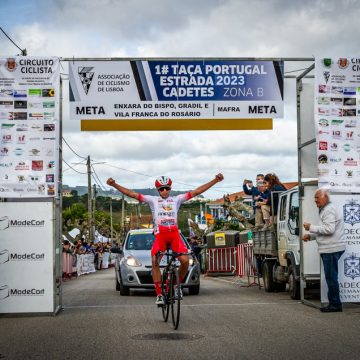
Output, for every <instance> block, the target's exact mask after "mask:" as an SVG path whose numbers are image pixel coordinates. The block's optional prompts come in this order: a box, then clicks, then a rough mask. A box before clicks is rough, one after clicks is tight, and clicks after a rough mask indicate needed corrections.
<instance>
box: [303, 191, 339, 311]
mask: <svg viewBox="0 0 360 360" xmlns="http://www.w3.org/2000/svg"><path fill="white" fill-rule="evenodd" d="M315 203H316V206H317V207H318V208H319V215H320V224H319V225H313V224H310V223H307V222H304V224H303V226H304V229H305V230H306V231H310V234H305V235H304V236H303V240H304V241H310V240H316V242H317V244H318V249H319V253H320V257H321V260H322V262H323V265H324V273H325V279H326V284H327V286H328V300H329V305H328V306H326V307H323V308H321V309H320V311H321V312H326V313H328V312H339V311H342V304H341V301H340V294H339V281H338V261H339V259H340V257H341V255H342V254H343V253H344V251H345V247H346V241H345V237H344V222H343V219H342V217H341V215H340V214H339V212H338V211H337V209H336V208H335V206H334V205H333V204H332V203H331V202H330V195H329V192H328V191H327V190H325V189H319V190H317V191H316V193H315Z"/></svg>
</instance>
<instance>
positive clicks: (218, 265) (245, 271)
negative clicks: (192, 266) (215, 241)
mask: <svg viewBox="0 0 360 360" xmlns="http://www.w3.org/2000/svg"><path fill="white" fill-rule="evenodd" d="M206 274H207V275H210V274H211V275H215V274H227V275H230V274H233V275H234V276H236V277H238V278H240V279H242V278H246V277H247V284H246V285H245V284H244V285H242V286H259V288H260V287H261V285H260V279H259V275H258V272H257V265H256V258H255V256H254V251H253V244H248V243H245V244H239V245H237V246H234V247H227V248H218V249H216V248H211V249H206ZM242 284H243V282H242Z"/></svg>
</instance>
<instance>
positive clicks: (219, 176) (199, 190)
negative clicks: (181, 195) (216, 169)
mask: <svg viewBox="0 0 360 360" xmlns="http://www.w3.org/2000/svg"><path fill="white" fill-rule="evenodd" d="M223 180H224V176H223V174H221V173H219V174H217V175H216V176H215V178H214V179H213V180H211V181H209V182H208V183H206V184H204V185H201V186H199V187H198V188H196V189H195V190H192V191H190V193H191V196H192V197H195V196H197V195H200V194H202V193H203V192H204V191H206V190H208V189H210V188H211V187H212V186H214V185H215V184H216V183H218V182H220V181H223Z"/></svg>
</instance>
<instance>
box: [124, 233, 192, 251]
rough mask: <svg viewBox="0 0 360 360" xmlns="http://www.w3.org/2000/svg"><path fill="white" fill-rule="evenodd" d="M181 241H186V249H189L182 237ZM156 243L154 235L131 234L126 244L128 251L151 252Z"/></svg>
mask: <svg viewBox="0 0 360 360" xmlns="http://www.w3.org/2000/svg"><path fill="white" fill-rule="evenodd" d="M180 237H181V239H182V240H183V241H184V243H185V245H186V247H187V248H188V249H189V244H188V243H187V241H186V240H185V239H184V237H183V236H182V235H181V236H180ZM153 242H154V234H152V233H150V234H149V233H147V234H146V233H144V234H130V235H129V237H128V239H127V242H126V245H125V246H126V247H125V249H126V250H151V247H152V244H153Z"/></svg>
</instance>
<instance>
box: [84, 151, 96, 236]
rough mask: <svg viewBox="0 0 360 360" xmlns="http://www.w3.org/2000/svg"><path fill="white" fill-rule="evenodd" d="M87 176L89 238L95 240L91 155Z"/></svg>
mask: <svg viewBox="0 0 360 360" xmlns="http://www.w3.org/2000/svg"><path fill="white" fill-rule="evenodd" d="M86 165H87V176H88V222H89V239H90V241H93V240H94V237H93V232H92V206H91V205H92V204H91V201H92V199H91V165H90V155H88V157H87V162H86Z"/></svg>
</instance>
